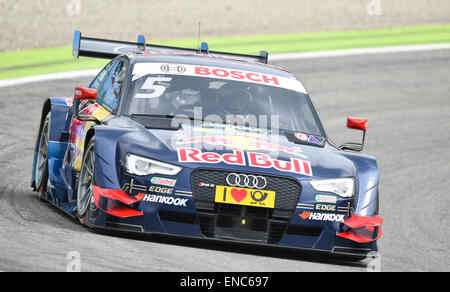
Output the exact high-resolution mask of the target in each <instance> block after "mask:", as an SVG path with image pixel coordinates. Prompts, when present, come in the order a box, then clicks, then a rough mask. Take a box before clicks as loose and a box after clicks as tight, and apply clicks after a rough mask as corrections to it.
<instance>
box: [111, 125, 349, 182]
mask: <svg viewBox="0 0 450 292" xmlns="http://www.w3.org/2000/svg"><path fill="white" fill-rule="evenodd" d="M127 120H128V121H126V122H125V123H124V121H123V120H121V122H120V123H121V124H122V126H123V125H124V124H126V127H127V128H132V130H130V131H129V132H128V133H126V134H125V135H123V136H122V137H121V138H120V139H119V141H118V143H119V147H120V148H121V149H122V151H121V152H122V153H134V154H136V155H141V156H144V157H148V158H152V159H156V160H161V161H165V162H169V163H173V164H177V165H180V166H182V167H185V168H192V169H193V168H199V167H202V168H204V167H210V168H215V169H233V170H236V171H246V172H261V173H270V174H274V175H289V176H294V177H297V178H301V179H305V178H336V177H352V176H355V174H356V167H355V164H354V163H353V161H352V160H350V159H349V158H347V157H345V156H344V155H343V152H342V151H339V150H337V149H335V148H334V147H332V146H330V145H329V144H328V143H327V142H326V141H324V142H323V143H322V145H313V144H311V145H306V144H299V143H298V142H295V141H292V139H288V137H287V136H286V134H285V133H275V132H268V131H264V130H258V129H251V130H250V131H242V129H239V128H227V129H225V128H223V129H221V128H217V127H204V126H203V125H204V124H202V123H200V124H199V125H194V126H191V125H183V126H182V127H180V128H179V129H171V130H168V129H146V128H145V127H143V126H142V125H140V124H138V123H136V122H134V121H132V120H130V119H127ZM120 123H119V124H120ZM115 124H117V122H116V123H115Z"/></svg>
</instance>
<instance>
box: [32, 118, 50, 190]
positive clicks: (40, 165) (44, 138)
mask: <svg viewBox="0 0 450 292" xmlns="http://www.w3.org/2000/svg"><path fill="white" fill-rule="evenodd" d="M50 121H51V113H50V112H49V113H48V114H47V116H46V117H45V120H44V125H43V126H42V129H41V136H40V137H39V146H38V151H37V157H36V170H35V179H36V189H37V191H38V194H39V198H41V196H44V195H45V192H46V191H47V186H48V172H49V170H48V149H49V146H48V145H49V133H50Z"/></svg>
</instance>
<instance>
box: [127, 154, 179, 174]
mask: <svg viewBox="0 0 450 292" xmlns="http://www.w3.org/2000/svg"><path fill="white" fill-rule="evenodd" d="M125 169H126V171H127V172H129V173H131V174H135V175H139V176H143V175H150V174H164V175H177V174H178V173H179V172H180V171H181V169H182V168H181V167H179V166H176V165H172V164H168V163H164V162H161V161H156V160H153V159H149V158H144V157H141V156H137V155H134V154H129V153H128V154H127V155H126V156H125Z"/></svg>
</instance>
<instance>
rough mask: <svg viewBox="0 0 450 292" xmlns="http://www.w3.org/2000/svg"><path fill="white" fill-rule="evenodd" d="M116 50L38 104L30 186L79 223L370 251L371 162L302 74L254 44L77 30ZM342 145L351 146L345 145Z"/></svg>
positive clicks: (87, 42) (96, 51) (85, 46)
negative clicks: (79, 82) (255, 50)
mask: <svg viewBox="0 0 450 292" xmlns="http://www.w3.org/2000/svg"><path fill="white" fill-rule="evenodd" d="M73 54H74V56H75V57H77V58H78V57H79V56H90V57H100V58H109V59H112V60H111V61H110V62H109V64H108V65H106V67H105V68H104V69H103V70H101V71H100V73H99V74H98V75H97V76H96V77H95V78H94V79H93V80H92V82H91V84H90V85H89V87H77V88H76V89H75V94H74V96H73V98H72V97H64V98H59V97H56V98H50V99H48V100H46V102H45V103H44V105H43V108H42V116H41V120H40V127H39V133H38V136H37V142H36V147H35V156H34V164H33V171H32V182H31V186H32V187H33V188H34V190H35V191H37V192H38V194H39V196H40V197H41V198H43V199H45V200H47V201H49V202H50V203H52V204H54V205H55V206H57V207H58V208H61V209H62V210H64V211H65V212H66V213H68V214H70V215H71V216H73V217H74V218H78V219H79V220H80V222H81V223H82V224H85V225H86V226H88V227H92V228H100V229H114V230H121V231H129V232H140V233H158V234H173V235H180V236H187V237H195V238H204V239H214V240H224V241H236V242H245V243H250V244H263V245H274V246H284V247H293V248H300V249H309V250H316V251H325V252H329V253H333V254H340V255H347V256H352V257H355V258H363V257H365V256H366V255H367V254H368V253H369V252H371V251H377V245H376V242H377V240H378V239H379V238H380V236H381V233H382V232H381V224H382V222H383V220H382V219H381V218H380V217H379V216H378V205H379V198H378V184H379V173H378V167H377V163H376V160H375V159H374V158H373V157H371V156H367V155H362V154H357V153H356V152H359V151H361V150H362V149H363V146H364V136H365V132H366V129H367V119H361V118H348V120H347V127H349V128H353V129H358V130H361V131H363V140H362V143H346V144H344V145H342V146H340V147H337V146H335V145H334V144H333V143H332V142H331V141H330V140H329V138H328V137H327V135H326V134H325V131H324V129H323V127H322V124H321V122H320V120H319V118H318V116H317V113H316V111H315V109H314V107H313V105H312V103H311V100H310V97H309V96H308V94H307V92H306V90H305V88H304V87H303V85H302V83H301V82H300V81H298V80H297V79H296V78H295V77H294V75H293V74H291V73H289V72H288V71H285V70H283V69H280V68H277V67H274V66H270V65H267V59H268V54H267V53H266V52H261V54H260V55H259V56H252V55H240V54H231V53H221V52H213V51H209V49H208V45H207V44H206V43H202V45H201V48H200V49H199V50H195V49H185V48H175V47H166V46H156V45H148V44H146V43H145V39H144V38H143V37H142V36H139V38H138V42H137V43H130V42H120V41H110V40H102V39H93V38H86V37H82V36H81V33H80V32H78V31H76V32H75V36H74V46H73ZM344 150H349V151H344Z"/></svg>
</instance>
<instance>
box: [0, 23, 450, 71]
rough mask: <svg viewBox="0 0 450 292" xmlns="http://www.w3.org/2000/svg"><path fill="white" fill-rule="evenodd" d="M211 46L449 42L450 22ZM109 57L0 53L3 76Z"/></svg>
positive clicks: (193, 43) (285, 48) (295, 48)
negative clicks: (76, 57)
mask: <svg viewBox="0 0 450 292" xmlns="http://www.w3.org/2000/svg"><path fill="white" fill-rule="evenodd" d="M202 41H207V42H208V44H209V48H210V50H213V51H224V52H235V53H243V54H259V51H260V50H266V51H268V52H269V54H276V53H290V52H311V51H327V50H344V49H355V48H371V47H384V46H399V45H416V44H432V43H449V42H450V25H429V26H414V27H405V28H393V29H377V30H366V31H339V32H315V33H296V34H278V35H254V36H238V37H214V38H203V39H202ZM153 43H154V44H161V45H170V46H179V47H189V48H195V47H197V40H196V39H184V40H166V41H156V42H153ZM106 63H107V60H102V59H92V58H80V59H74V58H73V57H72V48H71V47H70V46H65V47H58V48H45V49H34V50H26V51H15V52H5V53H0V79H10V78H17V77H23V76H30V75H36V74H46V73H55V72H66V71H72V70H83V69H94V68H101V67H103V66H104V65H105V64H106Z"/></svg>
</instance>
